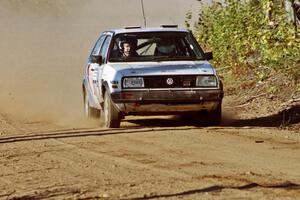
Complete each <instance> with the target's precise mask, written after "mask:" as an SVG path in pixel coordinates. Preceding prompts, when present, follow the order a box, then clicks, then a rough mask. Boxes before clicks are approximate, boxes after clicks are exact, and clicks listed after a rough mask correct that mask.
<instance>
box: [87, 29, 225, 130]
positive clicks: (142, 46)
mask: <svg viewBox="0 0 300 200" xmlns="http://www.w3.org/2000/svg"><path fill="white" fill-rule="evenodd" d="M209 59H212V53H211V52H208V53H204V52H203V50H202V49H201V48H200V46H199V44H198V43H197V41H196V40H195V38H194V37H193V35H192V33H191V32H190V31H188V30H186V29H180V28H177V26H176V27H175V26H161V27H159V28H140V27H127V28H124V29H117V30H110V31H105V32H103V33H102V34H101V35H100V37H99V39H98V40H97V42H96V44H95V46H94V48H93V50H92V52H91V54H90V56H89V57H88V61H87V64H86V66H85V70H84V72H85V73H84V79H83V85H82V86H83V87H82V89H83V97H84V111H85V114H86V115H87V116H88V117H99V116H100V118H101V119H103V121H104V122H105V125H106V127H109V128H118V127H120V123H121V120H122V119H123V118H124V117H125V116H126V115H168V114H186V113H202V114H205V113H206V115H207V117H206V118H207V119H208V121H209V122H210V123H211V124H213V125H218V124H219V123H220V122H221V107H222V106H221V104H222V99H223V86H222V82H221V81H220V79H219V77H218V75H217V73H216V70H215V69H214V67H213V66H212V65H211V64H210V63H209V62H208V60H209Z"/></svg>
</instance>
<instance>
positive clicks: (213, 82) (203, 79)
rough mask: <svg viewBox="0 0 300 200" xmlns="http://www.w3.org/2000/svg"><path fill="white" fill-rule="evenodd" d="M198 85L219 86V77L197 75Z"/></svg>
mask: <svg viewBox="0 0 300 200" xmlns="http://www.w3.org/2000/svg"><path fill="white" fill-rule="evenodd" d="M196 86H198V87H217V78H216V77H215V76H197V79H196Z"/></svg>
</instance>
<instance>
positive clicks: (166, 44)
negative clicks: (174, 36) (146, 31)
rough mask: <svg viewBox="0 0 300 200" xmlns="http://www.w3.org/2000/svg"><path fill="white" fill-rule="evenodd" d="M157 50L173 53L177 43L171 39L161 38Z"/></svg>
mask: <svg viewBox="0 0 300 200" xmlns="http://www.w3.org/2000/svg"><path fill="white" fill-rule="evenodd" d="M156 48H157V51H158V52H159V53H161V54H171V53H173V52H174V50H175V44H174V43H173V42H172V41H171V40H168V39H167V40H161V41H159V42H158V43H157V47H156Z"/></svg>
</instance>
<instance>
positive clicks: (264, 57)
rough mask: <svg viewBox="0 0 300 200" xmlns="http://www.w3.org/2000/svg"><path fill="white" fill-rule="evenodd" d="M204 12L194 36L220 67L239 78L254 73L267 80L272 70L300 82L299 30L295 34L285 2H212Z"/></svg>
mask: <svg viewBox="0 0 300 200" xmlns="http://www.w3.org/2000/svg"><path fill="white" fill-rule="evenodd" d="M201 8H202V9H201V10H200V13H199V19H198V22H197V24H196V25H195V27H194V34H195V36H196V39H197V40H198V42H199V43H200V44H201V45H202V47H203V48H204V49H209V50H212V51H213V52H214V61H215V64H216V65H217V66H222V67H226V66H230V69H231V71H232V72H233V74H235V75H236V77H240V76H242V75H245V74H248V73H249V71H251V72H252V73H253V74H254V75H255V76H256V78H257V79H265V78H266V77H267V76H268V72H269V71H270V70H264V69H265V68H271V69H272V70H275V71H280V72H283V73H286V74H289V75H292V76H294V78H295V79H298V80H299V79H300V32H299V29H300V27H299V28H298V33H296V31H295V28H294V26H293V22H292V21H291V20H290V19H289V18H288V14H287V13H286V11H285V8H284V4H283V2H282V1H280V0H272V1H271V0H261V1H257V0H225V1H224V2H223V3H220V2H218V1H213V2H212V3H211V4H209V5H202V6H201ZM189 19H191V16H190V14H189V13H188V14H187V17H186V21H187V22H188V21H189ZM187 24H189V23H187ZM187 27H188V28H189V26H187ZM297 34H298V36H297Z"/></svg>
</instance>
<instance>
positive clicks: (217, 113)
mask: <svg viewBox="0 0 300 200" xmlns="http://www.w3.org/2000/svg"><path fill="white" fill-rule="evenodd" d="M207 120H208V121H207V122H208V125H211V126H219V125H221V122H222V103H219V105H218V107H217V108H216V109H215V110H213V111H211V112H209V113H208V118H207Z"/></svg>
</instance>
